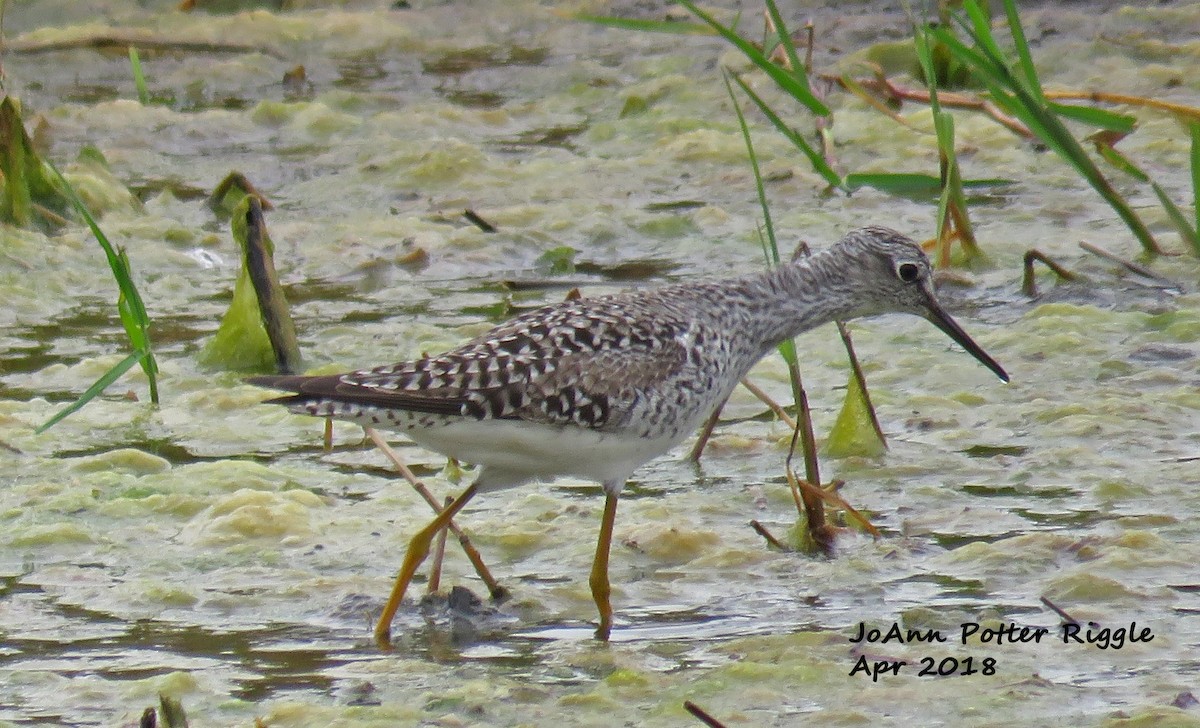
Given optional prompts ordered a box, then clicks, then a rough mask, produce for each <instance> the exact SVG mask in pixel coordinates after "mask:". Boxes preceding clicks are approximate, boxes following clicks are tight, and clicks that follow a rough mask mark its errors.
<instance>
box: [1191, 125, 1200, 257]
mask: <svg viewBox="0 0 1200 728" xmlns="http://www.w3.org/2000/svg"><path fill="white" fill-rule="evenodd" d="M1188 128H1189V130H1190V131H1191V133H1192V209H1193V210H1194V211H1195V213H1196V230H1197V231H1200V124H1191V125H1189V127H1188ZM1196 255H1200V247H1197V248H1196Z"/></svg>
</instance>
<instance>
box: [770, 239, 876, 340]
mask: <svg viewBox="0 0 1200 728" xmlns="http://www.w3.org/2000/svg"><path fill="white" fill-rule="evenodd" d="M839 256H840V257H839ZM844 257H845V256H844V255H842V254H839V253H838V252H837V251H835V250H832V249H828V250H823V251H820V252H818V253H814V254H812V255H810V256H807V257H805V258H802V259H800V260H797V261H789V262H786V263H783V264H781V265H779V266H778V267H776V268H774V269H773V270H770V271H768V272H766V273H763V274H760V275H759V276H758V277H757V280H756V281H755V283H756V284H757V285H758V286H759V287H760V295H757V296H753V297H751V300H753V301H754V303H753V304H752V305H753V306H754V307H755V308H756V309H757V310H756V311H755V312H754V313H755V315H753V316H752V317H751V319H752V320H755V321H758V322H760V325H759V326H758V327H757V330H756V331H755V332H754V334H755V335H756V337H757V338H758V339H759V341H760V342H761V344H762V346H763V349H764V350H767V349H770V348H773V347H775V346H777V345H778V344H779V343H780V342H781V341H785V340H787V339H791V338H793V337H795V336H798V335H799V334H802V333H804V332H805V331H808V330H810V329H815V328H816V327H818V326H821V325H822V324H826V323H829V322H831V321H836V320H844V319H849V318H853V317H855V316H858V315H861V312H860V311H858V310H857V309H858V306H859V305H860V303H859V301H858V300H857V298H856V296H855V295H854V291H853V284H852V282H851V281H850V280H849V279H848V277H847V276H846V265H845V264H846V261H845V260H844Z"/></svg>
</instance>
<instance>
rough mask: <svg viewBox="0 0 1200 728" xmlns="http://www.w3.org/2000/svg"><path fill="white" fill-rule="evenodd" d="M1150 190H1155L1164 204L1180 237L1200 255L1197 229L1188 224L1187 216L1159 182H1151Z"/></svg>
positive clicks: (1199, 240) (1199, 239)
mask: <svg viewBox="0 0 1200 728" xmlns="http://www.w3.org/2000/svg"><path fill="white" fill-rule="evenodd" d="M1150 188H1151V189H1152V190H1154V194H1155V195H1157V196H1158V201H1159V202H1161V203H1162V206H1163V209H1164V210H1166V211H1167V217H1168V218H1170V220H1171V224H1172V225H1174V226H1175V230H1176V231H1177V232H1178V233H1179V237H1180V238H1183V242H1185V243H1187V244H1188V245H1190V246H1191V247H1192V250H1194V251H1196V252H1198V253H1200V235H1197V234H1196V228H1194V227H1192V226H1191V223H1189V222H1188V219H1187V216H1186V215H1184V214H1183V210H1180V209H1179V205H1176V204H1175V201H1174V200H1172V199H1171V198H1170V197H1169V196H1167V191H1166V190H1164V189H1163V188H1162V186H1161V185H1159V184H1158V183H1157V182H1151V183H1150Z"/></svg>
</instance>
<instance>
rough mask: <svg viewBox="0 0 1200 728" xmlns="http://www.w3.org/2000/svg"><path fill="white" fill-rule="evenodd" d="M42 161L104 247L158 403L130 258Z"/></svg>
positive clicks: (155, 366)
mask: <svg viewBox="0 0 1200 728" xmlns="http://www.w3.org/2000/svg"><path fill="white" fill-rule="evenodd" d="M45 165H46V168H47V169H48V170H49V171H50V174H51V175H52V177H53V178H54V180H55V181H56V182H57V183H58V185H59V188H60V190H61V191H62V193H63V195H65V196H66V198H67V199H68V200H69V201H70V203H71V206H72V207H74V208H75V212H76V213H77V214H78V215H79V216H80V217H81V218H83V220H84V221H85V222H86V223H87V225H88V227H89V228H90V229H91V231H92V235H93V236H95V238H96V242H97V243H99V245H100V248H101V250H103V251H104V257H105V258H106V259H107V260H108V266H109V268H110V269H111V270H112V274H113V278H114V279H115V280H116V282H117V289H118V290H119V291H120V293H119V295H118V298H117V309H118V311H119V312H120V313H121V323H122V324H123V325H124V326H125V333H126V336H127V337H128V338H129V341H130V344H131V345H132V347H133V348H134V349H136V350H143V351H144V352H145V354H144V358H145V359H146V362H145V363H144V364H143V365H142V368H143V369H144V370H145V371H146V376H147V377H148V378H149V381H150V401H151V402H153V403H154V404H158V377H157V373H158V363H157V361H156V360H155V358H154V350H153V348H151V345H150V331H149V330H150V317H149V315H148V314H147V313H146V304H145V303H143V302H142V296H141V294H140V293H138V289H137V286H136V285H135V284H134V282H133V274H132V272H131V269H130V266H129V258H128V257H127V256H126V255H125V253H124V251H121V252H118V251H117V250H116V248H114V247H113V245H112V243H110V242H109V240H108V236H106V235H105V234H104V231H103V230H101V229H100V226H99V225H98V224H97V223H96V219H95V218H94V217H92V214H91V212H89V211H88V209H87V205H85V204H83V200H82V199H80V197H79V193H77V192H76V191H75V188H74V187H72V186H71V183H70V182H67V180H66V178H65V177H63V176H62V173H61V172H59V171H58V168H57V167H55V166H54V165H53V164H52V163H51V162H49V161H48V160H47V161H45Z"/></svg>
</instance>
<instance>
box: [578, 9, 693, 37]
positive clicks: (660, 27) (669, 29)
mask: <svg viewBox="0 0 1200 728" xmlns="http://www.w3.org/2000/svg"><path fill="white" fill-rule="evenodd" d="M571 17H572V18H574V19H575V20H581V21H583V22H585V23H595V24H596V25H605V26H608V27H610V28H621V29H622V30H637V31H641V32H648V33H675V34H684V35H712V29H710V28H709V27H708V26H707V25H701V24H699V23H684V22H681V21H678V20H638V19H636V18H618V17H615V16H612V15H588V14H587V13H577V14H575V15H573V16H571Z"/></svg>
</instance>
